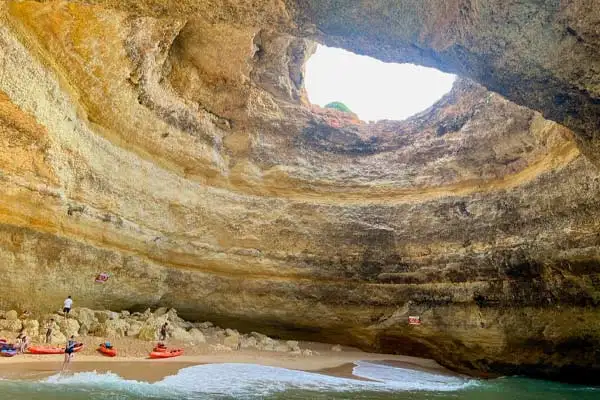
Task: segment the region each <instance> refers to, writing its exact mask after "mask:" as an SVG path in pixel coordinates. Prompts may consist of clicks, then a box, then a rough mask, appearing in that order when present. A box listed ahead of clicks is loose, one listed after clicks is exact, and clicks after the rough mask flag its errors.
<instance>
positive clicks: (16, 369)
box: [0, 343, 453, 382]
mask: <svg viewBox="0 0 600 400" xmlns="http://www.w3.org/2000/svg"><path fill="white" fill-rule="evenodd" d="M145 345H146V346H147V347H151V345H150V344H147V343H145ZM313 347H314V346H313ZM90 353H91V354H90ZM93 353H94V349H91V348H90V346H88V348H87V349H86V350H85V352H84V353H83V354H77V355H76V356H75V358H74V359H73V361H72V363H71V366H70V372H71V373H75V372H83V371H96V372H99V373H104V372H109V371H110V372H112V373H115V374H117V375H119V376H121V377H122V378H124V379H128V380H137V381H146V382H156V381H159V380H162V379H163V378H165V377H166V376H170V375H175V374H177V372H178V371H179V370H180V369H182V368H186V367H189V366H193V365H202V364H212V363H248V364H257V365H263V366H272V367H281V368H288V369H295V370H302V371H311V372H316V373H323V374H327V375H332V376H338V377H345V378H354V379H361V378H359V377H356V376H354V375H353V374H352V369H353V367H354V362H355V361H359V360H368V361H374V362H378V363H385V364H388V365H392V366H395V367H401V368H410V369H417V370H421V371H429V372H434V373H442V374H453V373H452V372H451V371H449V370H447V369H445V368H443V367H441V366H440V365H439V364H437V363H436V362H435V361H433V360H428V359H422V358H416V357H408V356H397V355H389V354H374V353H366V352H362V351H358V350H356V349H348V350H343V351H341V352H334V351H322V352H320V354H319V355H313V356H308V357H307V356H293V355H290V354H286V353H276V352H266V351H249V350H239V351H230V352H214V353H207V354H201V355H183V356H181V357H177V358H171V359H164V360H151V359H149V358H147V357H135V356H122V357H119V356H117V357H114V358H109V357H105V356H102V355H100V354H93ZM62 361H63V356H62V355H32V354H24V355H19V356H16V357H12V358H0V377H2V378H5V379H31V380H37V379H42V378H45V377H48V376H51V375H55V374H56V373H58V372H59V371H60V369H61V366H62Z"/></svg>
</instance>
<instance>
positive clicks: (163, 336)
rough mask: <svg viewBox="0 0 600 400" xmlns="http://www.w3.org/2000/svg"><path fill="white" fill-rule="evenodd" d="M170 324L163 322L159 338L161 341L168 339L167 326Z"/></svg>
mask: <svg viewBox="0 0 600 400" xmlns="http://www.w3.org/2000/svg"><path fill="white" fill-rule="evenodd" d="M168 326H169V323H168V322H165V323H164V324H163V326H161V327H160V332H159V335H158V340H160V341H161V342H164V341H165V340H167V327H168Z"/></svg>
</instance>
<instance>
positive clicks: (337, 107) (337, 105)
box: [325, 101, 354, 114]
mask: <svg viewBox="0 0 600 400" xmlns="http://www.w3.org/2000/svg"><path fill="white" fill-rule="evenodd" d="M325 108H333V109H334V110H338V111H343V112H347V113H351V114H354V113H353V112H352V110H350V109H349V108H348V106H347V105H345V104H344V103H342V102H340V101H334V102H332V103H329V104H327V105H326V106H325Z"/></svg>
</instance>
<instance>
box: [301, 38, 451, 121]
mask: <svg viewBox="0 0 600 400" xmlns="http://www.w3.org/2000/svg"><path fill="white" fill-rule="evenodd" d="M455 78H456V77H455V76H454V75H451V74H446V73H444V72H441V71H438V70H436V69H433V68H426V67H421V66H419V65H413V64H395V63H384V62H383V61H380V60H377V59H374V58H371V57H367V56H360V55H358V54H354V53H351V52H349V51H346V50H343V49H337V48H332V47H326V46H321V45H319V46H318V47H317V51H316V52H315V54H313V56H312V57H310V59H309V60H308V62H307V63H306V69H305V87H306V91H307V94H308V98H309V100H310V102H311V103H312V104H316V105H319V106H321V107H325V106H328V105H329V106H330V107H333V108H337V109H340V110H344V108H345V107H347V109H349V110H350V111H351V112H353V113H355V114H356V115H358V117H359V118H360V119H361V120H363V121H379V120H384V119H388V120H403V119H406V118H408V117H410V116H412V115H414V114H417V113H418V112H421V111H423V110H425V109H427V108H429V107H431V106H432V105H433V104H434V103H435V102H436V101H438V100H439V99H440V98H441V97H442V96H444V95H445V94H446V93H448V92H449V91H450V89H451V88H452V84H453V83H454V80H455ZM331 103H334V104H331ZM340 103H341V104H340Z"/></svg>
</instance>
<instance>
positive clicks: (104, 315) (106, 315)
mask: <svg viewBox="0 0 600 400" xmlns="http://www.w3.org/2000/svg"><path fill="white" fill-rule="evenodd" d="M94 316H95V317H96V320H98V322H99V323H101V324H103V323H105V322H106V321H108V320H109V319H111V316H112V313H111V312H110V311H107V310H102V311H95V312H94Z"/></svg>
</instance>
